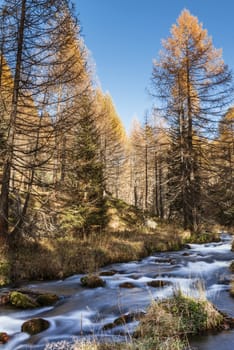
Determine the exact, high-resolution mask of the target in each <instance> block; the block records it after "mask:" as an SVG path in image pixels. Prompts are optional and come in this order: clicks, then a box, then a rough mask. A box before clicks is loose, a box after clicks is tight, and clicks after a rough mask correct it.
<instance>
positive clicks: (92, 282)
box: [80, 275, 106, 288]
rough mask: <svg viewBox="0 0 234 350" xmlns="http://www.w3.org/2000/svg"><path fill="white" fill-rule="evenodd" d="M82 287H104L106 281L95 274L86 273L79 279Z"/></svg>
mask: <svg viewBox="0 0 234 350" xmlns="http://www.w3.org/2000/svg"><path fill="white" fill-rule="evenodd" d="M80 282H81V285H82V287H86V288H97V287H104V286H105V284H106V282H105V281H104V280H103V279H102V278H100V277H99V276H96V275H87V276H84V277H81V279H80Z"/></svg>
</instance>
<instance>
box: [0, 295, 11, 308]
mask: <svg viewBox="0 0 234 350" xmlns="http://www.w3.org/2000/svg"><path fill="white" fill-rule="evenodd" d="M9 302H10V295H9V293H6V294H2V295H0V306H1V305H7V304H9Z"/></svg>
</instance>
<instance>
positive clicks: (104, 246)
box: [0, 199, 219, 285]
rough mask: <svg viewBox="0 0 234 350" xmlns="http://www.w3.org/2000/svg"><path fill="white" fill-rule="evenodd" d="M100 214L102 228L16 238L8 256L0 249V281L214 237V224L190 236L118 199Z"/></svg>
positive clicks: (71, 270)
mask: <svg viewBox="0 0 234 350" xmlns="http://www.w3.org/2000/svg"><path fill="white" fill-rule="evenodd" d="M106 215H107V219H108V220H107V225H106V227H105V229H101V228H100V227H99V226H97V227H93V232H92V233H90V234H89V235H86V236H82V237H81V236H80V235H79V234H77V235H74V233H73V234H69V233H67V232H66V235H64V236H62V237H61V236H59V237H51V238H50V237H47V238H45V237H44V238H40V239H27V238H26V239H24V240H22V241H21V242H20V243H19V244H18V246H17V249H16V250H15V251H14V253H13V254H12V253H11V255H10V257H8V256H7V255H6V254H5V255H4V254H1V257H0V285H4V284H7V283H9V275H11V276H13V279H14V280H15V281H23V280H46V279H58V278H59V279H60V278H65V277H67V276H70V275H72V274H76V273H95V272H97V270H98V269H99V268H100V267H102V266H105V265H108V264H111V263H117V262H128V261H132V260H139V259H141V258H143V257H146V256H147V255H150V254H151V253H152V252H156V251H169V250H179V249H181V248H182V247H183V245H184V244H186V243H189V242H195V241H196V242H205V241H212V240H218V239H219V235H218V230H217V229H216V230H215V231H214V230H212V232H204V233H203V234H200V235H199V236H196V237H194V236H192V235H191V234H190V232H189V231H184V230H183V229H182V228H181V227H179V226H177V225H175V224H167V223H165V222H159V221H158V220H157V219H155V218H152V217H150V216H149V215H146V214H145V213H143V212H142V211H140V210H138V209H136V208H135V207H133V206H130V205H127V204H126V203H124V202H123V201H120V200H114V199H110V200H108V203H107V210H106ZM9 261H13V264H10V263H9Z"/></svg>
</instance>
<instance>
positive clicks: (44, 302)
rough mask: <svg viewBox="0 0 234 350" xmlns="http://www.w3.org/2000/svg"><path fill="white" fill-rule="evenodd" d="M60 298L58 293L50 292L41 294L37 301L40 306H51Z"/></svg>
mask: <svg viewBox="0 0 234 350" xmlns="http://www.w3.org/2000/svg"><path fill="white" fill-rule="evenodd" d="M58 300H59V297H58V296H57V295H56V294H50V293H46V294H40V295H39V296H38V297H37V298H36V302H37V303H38V304H39V305H40V306H51V305H54V304H55V303H56V302H57V301H58Z"/></svg>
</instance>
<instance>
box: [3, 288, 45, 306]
mask: <svg viewBox="0 0 234 350" xmlns="http://www.w3.org/2000/svg"><path fill="white" fill-rule="evenodd" d="M9 301H10V304H11V305H13V306H15V307H17V308H19V309H34V308H36V307H38V306H39V304H38V303H37V302H36V301H35V300H34V299H33V298H31V297H29V296H28V295H26V294H23V293H21V292H17V291H13V292H10V298H9Z"/></svg>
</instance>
